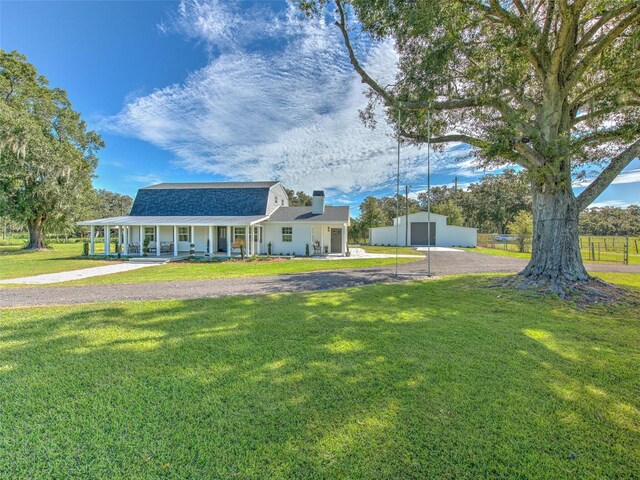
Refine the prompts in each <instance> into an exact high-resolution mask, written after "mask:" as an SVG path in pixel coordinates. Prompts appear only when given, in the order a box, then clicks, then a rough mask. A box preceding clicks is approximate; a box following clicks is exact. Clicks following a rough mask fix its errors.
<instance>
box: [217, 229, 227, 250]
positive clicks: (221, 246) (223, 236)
mask: <svg viewBox="0 0 640 480" xmlns="http://www.w3.org/2000/svg"><path fill="white" fill-rule="evenodd" d="M218 251H219V252H226V251H227V227H218Z"/></svg>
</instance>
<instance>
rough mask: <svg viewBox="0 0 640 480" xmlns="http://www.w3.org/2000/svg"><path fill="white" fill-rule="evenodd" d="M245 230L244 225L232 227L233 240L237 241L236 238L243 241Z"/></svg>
mask: <svg viewBox="0 0 640 480" xmlns="http://www.w3.org/2000/svg"><path fill="white" fill-rule="evenodd" d="M245 232H246V229H245V228H244V227H234V228H233V241H234V242H237V241H238V240H240V241H241V242H242V243H244V234H245Z"/></svg>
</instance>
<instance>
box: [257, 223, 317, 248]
mask: <svg viewBox="0 0 640 480" xmlns="http://www.w3.org/2000/svg"><path fill="white" fill-rule="evenodd" d="M282 227H292V228H293V236H292V240H293V241H292V242H283V241H282ZM311 227H312V225H309V224H304V223H302V224H297V225H296V224H291V223H265V225H264V245H265V250H264V251H265V253H266V252H267V247H266V245H268V244H269V242H271V254H272V255H280V254H284V255H286V254H287V253H289V254H291V253H295V254H296V255H299V256H303V255H304V254H305V250H306V246H307V244H309V253H313V243H312V241H311Z"/></svg>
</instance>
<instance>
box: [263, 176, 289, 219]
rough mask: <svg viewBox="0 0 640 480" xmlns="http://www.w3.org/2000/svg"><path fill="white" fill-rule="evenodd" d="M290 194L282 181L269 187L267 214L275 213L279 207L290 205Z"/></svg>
mask: <svg viewBox="0 0 640 480" xmlns="http://www.w3.org/2000/svg"><path fill="white" fill-rule="evenodd" d="M288 206H289V196H288V195H287V191H286V190H285V189H284V187H283V186H282V184H281V183H276V184H275V185H274V186H273V187H271V188H270V189H269V198H268V199H267V215H270V214H272V213H273V211H274V210H275V209H277V208H278V207H288Z"/></svg>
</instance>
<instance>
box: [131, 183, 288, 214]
mask: <svg viewBox="0 0 640 480" xmlns="http://www.w3.org/2000/svg"><path fill="white" fill-rule="evenodd" d="M276 183H278V182H210V183H160V184H158V185H152V186H150V187H146V188H141V189H140V190H138V194H137V195H136V199H135V201H134V202H133V207H132V208H131V215H133V216H162V217H167V216H253V215H265V214H266V212H267V201H268V198H269V188H271V187H272V186H273V185H275V184H276Z"/></svg>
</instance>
